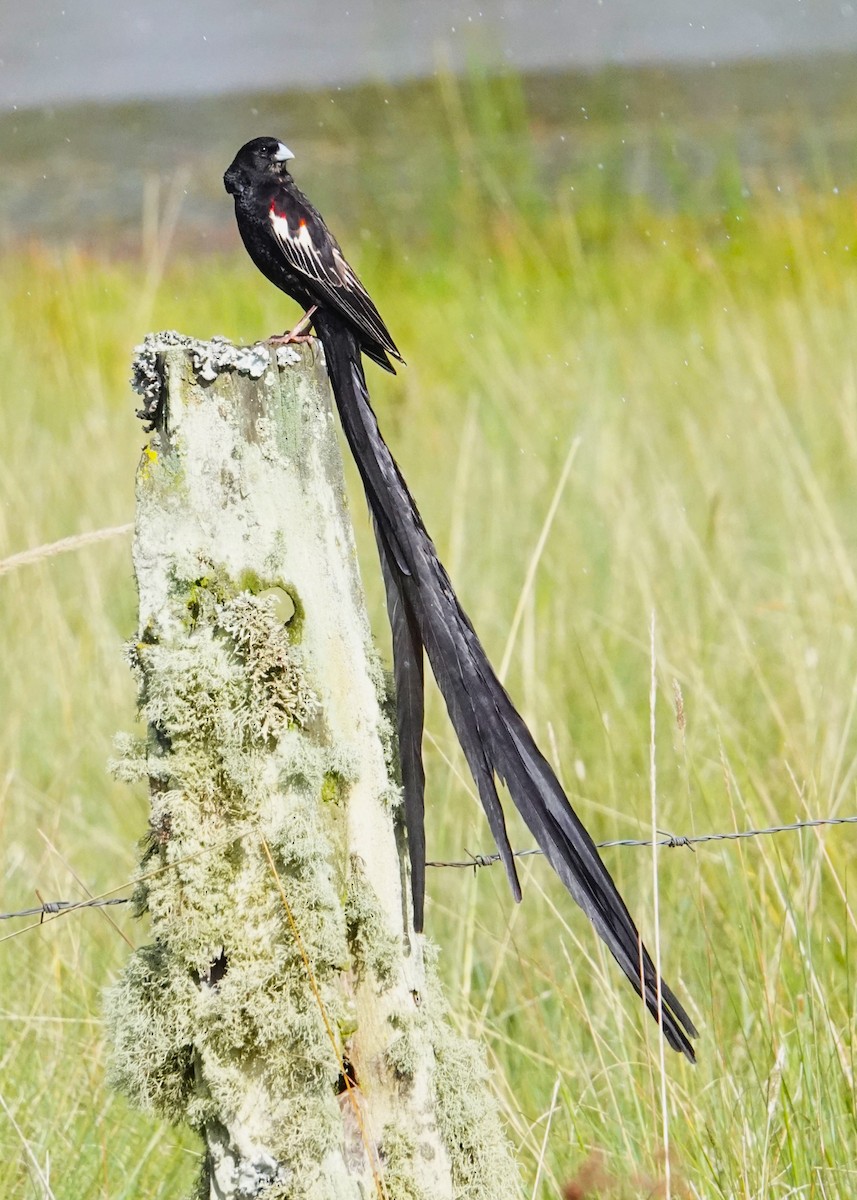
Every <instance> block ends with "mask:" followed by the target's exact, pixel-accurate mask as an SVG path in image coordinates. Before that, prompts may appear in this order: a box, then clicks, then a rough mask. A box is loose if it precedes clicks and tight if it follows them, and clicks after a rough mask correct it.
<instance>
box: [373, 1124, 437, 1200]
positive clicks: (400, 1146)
mask: <svg viewBox="0 0 857 1200" xmlns="http://www.w3.org/2000/svg"><path fill="white" fill-rule="evenodd" d="M417 1154H418V1150H417V1142H416V1139H415V1138H414V1136H413V1134H412V1133H411V1132H410V1131H409V1130H407V1129H404V1128H402V1127H401V1126H399V1125H393V1124H390V1125H387V1126H386V1127H385V1129H384V1134H383V1137H382V1138H381V1144H380V1147H379V1157H380V1159H381V1163H382V1165H383V1168H384V1189H385V1191H386V1194H387V1196H388V1198H389V1200H432V1196H431V1193H429V1192H427V1191H426V1190H425V1188H424V1187H422V1186H421V1185H420V1183H419V1182H418V1178H419V1165H418V1163H417V1162H416V1161H415V1159H416V1156H417Z"/></svg>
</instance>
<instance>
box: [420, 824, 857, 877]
mask: <svg viewBox="0 0 857 1200" xmlns="http://www.w3.org/2000/svg"><path fill="white" fill-rule="evenodd" d="M820 825H857V816H853V817H811V818H808V819H807V820H805V821H792V822H791V824H789V825H767V826H765V828H763V829H733V830H731V831H730V832H729V833H696V834H689V835H685V834H675V833H665V832H663V831H662V830H658V832H659V833H661V835H662V836H661V837H659V838H655V839H654V840H653V839H652V838H616V839H615V840H614V841H610V842H596V843H595V844H596V846H597V847H598V849H599V850H609V849H610V848H611V847H613V846H665V847H666V848H667V849H669V850H675V849H677V848H678V847H680V846H687V847H689V848H690V849H691V850H692V849H693V847H694V846H698V845H700V844H701V843H702V842H735V841H738V840H739V839H741V838H754V837H765V836H767V835H768V834H772V833H795V832H796V831H797V830H799V829H816V828H817V827H818V826H820ZM467 853H469V851H467ZM533 854H538V855H543V854H544V851H543V850H538V849H535V848H534V849H532V850H514V851H513V852H512V857H513V858H529V857H530V856H531V855H533ZM499 861H500V855H499V854H471V855H470V858H468V859H465V860H464V861H463V862H462V861H458V862H437V861H436V862H427V863H426V866H427V867H470V868H475V867H493V865H494V863H497V862H499Z"/></svg>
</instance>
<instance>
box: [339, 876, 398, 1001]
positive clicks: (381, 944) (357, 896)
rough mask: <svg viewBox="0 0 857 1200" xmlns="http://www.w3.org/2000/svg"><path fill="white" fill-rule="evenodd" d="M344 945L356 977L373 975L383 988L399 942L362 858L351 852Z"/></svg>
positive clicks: (391, 974)
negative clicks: (368, 877) (389, 925)
mask: <svg viewBox="0 0 857 1200" xmlns="http://www.w3.org/2000/svg"><path fill="white" fill-rule="evenodd" d="M345 920H346V927H347V932H348V945H349V947H350V949H351V958H352V962H353V964H354V969H355V971H356V973H357V978H358V979H364V978H366V977H367V976H371V977H372V978H374V980H375V982H376V984H377V985H378V987H379V988H380V989H381V990H382V991H384V990H385V989H386V988H388V987H390V985H391V984H392V982H393V979H394V977H395V972H396V968H397V967H398V964H399V957H400V955H401V943H400V940H399V939H398V938H396V937H395V936H394V935H393V934H392V933H391V932H390V930H389V927H388V926H387V923H386V921H385V920H384V916H383V914H382V912H381V906H380V905H379V903H378V897H377V896H376V894H375V890H374V888H373V887H372V885H371V884H370V882H369V880H368V879H367V878H366V872H365V870H364V869H363V863H362V861H361V860H360V859H359V858H358V857H357V856H356V855H352V857H351V864H350V870H349V873H348V890H347V893H346V897H345Z"/></svg>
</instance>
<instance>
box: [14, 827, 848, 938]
mask: <svg viewBox="0 0 857 1200" xmlns="http://www.w3.org/2000/svg"><path fill="white" fill-rule="evenodd" d="M822 825H857V816H852V817H809V818H807V819H806V820H805V821H792V822H791V823H790V824H788V825H766V826H765V827H764V828H762V829H733V830H731V831H730V832H728V833H695V834H688V835H685V834H675V833H666V832H664V831H663V830H658V833H660V834H661V836H660V837H658V838H655V839H652V838H616V839H614V840H612V841H608V842H596V843H595V844H596V846H597V847H598V849H599V850H610V849H612V848H613V847H617V846H618V847H625V846H649V847H651V846H663V847H665V848H666V849H668V850H676V849H678V848H679V847H688V848H689V849H690V850H693V847H694V846H699V845H701V844H702V843H704V842H736V841H739V840H741V839H742V838H756V837H767V836H769V835H771V834H775V833H796V832H798V831H799V830H801V829H818V828H819V827H820V826H822ZM465 853H467V854H470V852H469V851H465ZM543 854H544V851H542V850H538V849H535V848H533V849H531V850H514V851H513V852H512V857H513V858H529V857H531V856H532V855H543ZM499 861H500V855H499V854H470V857H469V858H466V859H463V860H457V861H454V862H444V861H438V860H433V861H431V862H427V863H426V866H427V867H441V868H458V869H463V868H470V869H471V870H473V871H475V870H476V869H477V868H478V867H493V865H494V863H497V862H499ZM176 865H178V864H176ZM125 886H127V887H133V886H134V883H133V882H132V883H128V884H127V885H125ZM131 900H132V897H131V896H110V897H106V898H104V899H99V898H98V897H96V898H95V899H92V900H46V901H44V902H43V903H42V904H39V905H37V906H36V907H34V908H21V909H18V910H17V911H16V912H6V913H0V921H11V920H12V919H13V918H14V917H40V918H41V920H40V921H39V924H41V922H42V921H44V919H45V917H54V916H59V915H60V914H61V913H66V912H73V911H74V910H75V909H78V908H107V907H108V906H109V905H112V904H130V903H131Z"/></svg>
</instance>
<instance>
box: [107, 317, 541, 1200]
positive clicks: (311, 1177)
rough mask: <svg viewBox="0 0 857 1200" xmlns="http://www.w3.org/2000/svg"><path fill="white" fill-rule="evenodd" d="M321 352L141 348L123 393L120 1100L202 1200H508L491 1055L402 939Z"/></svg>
mask: <svg viewBox="0 0 857 1200" xmlns="http://www.w3.org/2000/svg"><path fill="white" fill-rule="evenodd" d="M317 353H318V352H317V351H316V350H314V349H313V348H311V347H309V346H304V347H301V348H300V350H299V351H298V350H296V349H294V348H292V347H289V348H285V349H280V350H279V351H278V352H277V356H276V358H275V359H274V360H272V359H271V357H270V356H269V353H268V351H267V349H266V348H264V347H258V346H257V347H251V348H249V349H243V350H242V349H236V348H235V347H234V346H232V345H231V344H230V343H228V342H227V341H225V339H214V340H213V341H212V342H196V341H193V340H191V339H189V338H185V337H182V336H181V335H177V334H160V335H153V336H150V337H149V338H147V339H146V342H145V344H144V345H143V346H142V347H141V348H140V350H139V353H138V358H137V360H136V362H135V383H136V386H137V389H138V391H141V392H143V394H144V396H145V398H146V406H147V409H148V410H149V412H150V414H151V417H152V421H153V424H154V430H153V432H152V435H151V438H150V441H149V444H148V446H147V447H146V449H145V450H144V452H143V456H142V461H141V464H140V468H139V471H138V476H137V520H136V534H135V542H134V567H135V572H136V577H137V586H138V590H139V610H140V615H139V629H138V633H137V636H136V639H135V640H134V642H133V644H132V645H131V646H130V648H129V658H130V661H131V665H132V668H133V670H134V672H135V674H136V677H137V680H138V683H139V688H140V709H141V714H142V717H143V719H144V721H145V723H146V725H147V728H148V735H147V736H146V737H144V738H139V739H134V738H131V737H127V738H124V739H123V745H122V754H121V757H120V760H119V762H118V765H117V770H119V771H120V772H121V773H122V774H123V776H124V777H126V778H128V779H129V780H131V779H140V778H142V779H146V780H148V782H149V789H150V796H151V827H150V831H149V835H148V838H147V839H146V842H145V848H144V853H143V856H142V863H141V871H140V878H139V883H138V885H137V891H136V903H137V907H138V909H139V911H140V912H141V913H143V914H145V915H146V918H147V920H148V923H149V927H150V942H149V944H148V945H146V946H144V947H142V948H141V949H139V950H137V951H136V952H135V953H134V954H133V956H132V958H131V960H130V961H129V963H128V964H127V966H126V968H125V970H124V972H123V974H122V976H121V978H120V979H119V981H118V982H117V983H116V985H115V986H114V988H113V989H112V990H111V992H110V995H109V998H108V1018H109V1025H110V1030H111V1035H112V1041H113V1079H114V1082H115V1084H116V1086H118V1087H119V1088H120V1089H121V1090H122V1091H123V1092H124V1093H125V1094H126V1095H127V1096H128V1097H129V1098H130V1099H131V1100H132V1101H133V1102H135V1103H136V1104H138V1105H139V1106H141V1107H143V1108H145V1109H147V1110H149V1111H153V1112H156V1113H158V1114H160V1115H162V1116H164V1117H166V1118H167V1119H168V1120H170V1121H172V1122H187V1123H189V1124H190V1125H191V1126H193V1127H194V1128H195V1129H197V1130H198V1131H199V1132H200V1134H201V1136H202V1137H203V1139H204V1143H205V1156H204V1166H203V1171H202V1176H201V1180H200V1187H199V1193H198V1194H199V1195H200V1196H203V1197H210V1198H211V1200H214V1198H215V1197H216V1198H218V1200H220V1198H223V1200H225V1198H229V1200H239V1198H240V1200H244V1198H245V1197H246V1198H249V1197H261V1196H264V1197H265V1198H266V1200H280V1198H283V1200H284V1198H286V1197H289V1198H292V1197H294V1198H295V1200H297V1198H298V1197H300V1198H301V1200H306V1198H312V1200H334V1198H336V1200H350V1198H352V1197H353V1198H354V1200H358V1198H359V1200H368V1198H369V1197H373V1196H374V1197H378V1198H379V1200H380V1198H385V1200H404V1198H408V1200H435V1198H438V1200H440V1198H447V1197H467V1198H468V1200H489V1197H490V1200H505V1198H507V1197H513V1196H517V1195H518V1191H519V1187H518V1181H517V1173H516V1170H515V1166H514V1163H513V1162H512V1160H511V1159H510V1156H509V1152H508V1148H507V1145H506V1142H505V1139H504V1136H503V1133H502V1130H501V1127H500V1122H499V1118H498V1114H497V1111H496V1108H495V1104H494V1102H493V1100H492V1098H491V1096H490V1093H489V1089H488V1088H487V1086H486V1072H485V1068H484V1065H483V1064H482V1056H481V1053H480V1052H479V1050H478V1049H477V1047H475V1046H474V1045H473V1044H472V1043H470V1042H468V1041H466V1040H465V1039H462V1038H461V1037H459V1036H458V1035H457V1034H456V1033H454V1032H453V1030H452V1029H451V1028H450V1026H449V1024H448V1023H447V1021H446V1015H445V1009H444V1002H443V999H442V996H441V993H440V989H439V986H438V983H437V980H436V978H435V976H434V973H433V971H432V969H431V966H430V964H427V962H426V955H425V952H424V950H425V948H424V943H423V939H422V938H421V937H419V936H416V935H415V934H414V932H413V928H412V926H411V922H410V911H409V901H408V895H409V889H408V886H407V865H406V863H407V856H406V854H405V853H404V847H403V835H402V829H401V821H400V799H399V791H398V788H397V786H396V784H395V781H394V780H395V766H394V761H393V760H394V757H395V739H394V734H393V729H392V725H391V721H390V718H389V716H388V715H387V711H386V702H385V696H384V684H383V676H382V672H381V670H380V668H379V664H378V661H377V659H376V656H375V654H374V651H373V649H372V646H371V642H370V636H369V628H368V623H367V618H366V613H365V607H364V600H363V594H362V589H361V584H360V578H359V574H358V570H357V563H356V556H355V549H354V541H353V536H352V530H351V526H350V523H349V519H348V516H347V511H346V506H345V496H344V483H343V476H342V463H341V459H340V456H339V450H338V443H337V439H336V432H335V426H334V423H333V416H332V412H331V408H330V405H329V400H328V387H327V378H326V374H325V372H324V369H323V364H322V363H320V362H319V361H318V358H317Z"/></svg>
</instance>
